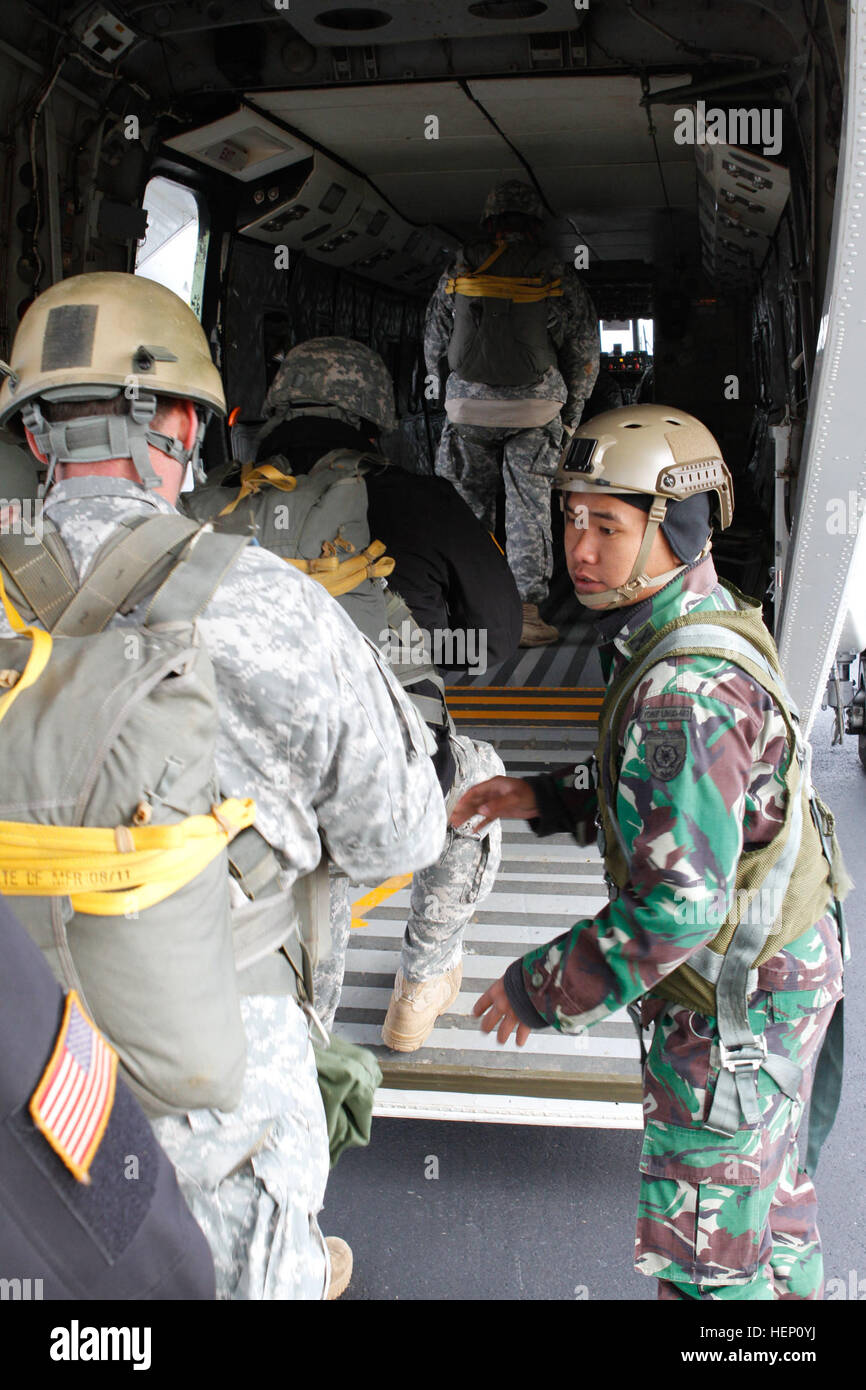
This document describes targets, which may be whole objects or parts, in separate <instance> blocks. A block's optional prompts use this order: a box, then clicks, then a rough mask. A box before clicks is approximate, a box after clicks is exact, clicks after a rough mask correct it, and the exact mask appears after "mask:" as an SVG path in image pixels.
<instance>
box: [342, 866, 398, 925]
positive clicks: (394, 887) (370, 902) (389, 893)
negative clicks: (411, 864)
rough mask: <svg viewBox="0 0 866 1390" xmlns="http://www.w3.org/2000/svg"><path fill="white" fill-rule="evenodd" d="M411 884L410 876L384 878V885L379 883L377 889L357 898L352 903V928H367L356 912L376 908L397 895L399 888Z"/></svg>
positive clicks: (366, 923)
mask: <svg viewBox="0 0 866 1390" xmlns="http://www.w3.org/2000/svg"><path fill="white" fill-rule="evenodd" d="M411 882H412V875H411V874H397V875H396V876H395V877H394V878H386V879H385V881H384V883H380V884H379V886H378V888H371V890H370V892H369V893H365V894H364V896H363V897H362V898H358V899H357V900H356V901H355V902H353V903H352V921H351V923H350V925H351V926H353V927H366V926H369V923H368V922H365V921H364V919H363V917H356V916H355V913H356V912H369V911H370V908H371V907H378V906H379V904H380V903H382V902H384V901H385V899H386V898H391V897H393V896H394V894H395V893H399V892H400V890H401V888H405V887H406V884H407V883H411Z"/></svg>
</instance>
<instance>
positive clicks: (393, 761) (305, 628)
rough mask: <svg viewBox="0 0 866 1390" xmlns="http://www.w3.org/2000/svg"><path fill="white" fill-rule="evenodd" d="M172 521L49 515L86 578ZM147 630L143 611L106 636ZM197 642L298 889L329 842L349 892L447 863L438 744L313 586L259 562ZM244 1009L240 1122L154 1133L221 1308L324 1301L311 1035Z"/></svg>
mask: <svg viewBox="0 0 866 1390" xmlns="http://www.w3.org/2000/svg"><path fill="white" fill-rule="evenodd" d="M172 511H173V508H172V507H171V506H170V505H169V503H168V502H166V501H165V500H164V499H162V498H161V497H159V496H157V495H156V494H155V493H153V492H148V491H145V490H144V489H142V488H141V487H139V486H138V485H137V484H135V483H132V482H129V481H126V480H124V479H121V478H115V477H90V478H83V479H78V480H76V481H65V482H62V483H60V484H58V485H57V486H55V487H54V488H53V490H52V491H51V493H50V494H49V497H48V499H47V501H46V504H45V514H46V516H48V517H50V519H51V520H52V521H53V522H54V523H55V525H57V527H58V528H59V531H60V536H61V539H62V540H63V542H64V544H65V546H66V547H67V549H68V551H69V554H70V557H71V559H72V561H73V564H74V565H75V568H76V571H77V573H78V575H79V577H82V578H83V576H84V575H85V574H86V572H87V570H88V568H89V566H90V564H91V563H92V560H93V558H94V556H95V554H96V552H97V550H98V549H99V547H100V546H101V545H102V544H103V543H104V542H105V541H106V540H107V539H108V538H109V537H110V536H111V535H112V534H113V532H114V531H115V530H116V528H117V526H118V524H119V522H120V521H121V520H122V519H124V518H130V517H134V516H136V515H142V514H144V515H151V514H153V513H154V512H164V513H170V512H172ZM141 619H142V611H141V609H134V610H133V611H132V612H131V613H130V614H128V615H127V616H126V617H121V616H116V617H115V618H114V619H112V622H113V623H118V624H124V623H126V624H133V625H134V624H136V623H139V622H141ZM0 622H2V624H3V631H4V632H6V631H8V629H7V628H6V620H5V617H3V616H2V615H0ZM198 630H199V633H200V635H201V638H202V640H203V641H204V643H205V644H206V646H207V650H208V653H209V655H210V658H211V661H212V663H213V667H214V671H215V675H216V682H217V690H218V696H219V710H220V726H219V731H218V736H217V745H216V766H217V772H218V775H219V778H220V784H221V790H222V791H223V794H224V795H226V796H252V797H254V799H255V802H256V826H257V827H258V829H259V830H260V831H261V833H262V834H263V835H264V837H265V838H266V839H267V840H268V842H269V843H270V845H271V846H272V848H273V849H274V850H275V852H276V853H277V855H278V858H279V860H280V863H281V865H282V866H283V868H284V871H285V882H286V886H289V885H290V884H291V883H292V882H293V881H294V880H295V879H296V878H297V877H298V876H300V875H302V874H305V873H307V872H309V871H311V870H312V869H313V868H314V867H315V865H316V864H317V862H318V860H319V857H320V853H321V840H320V836H321V837H322V839H323V840H324V842H325V844H326V846H327V851H328V853H329V855H330V856H331V858H332V860H333V861H334V862H335V863H337V864H338V865H339V866H340V868H341V869H342V870H344V872H345V873H346V874H348V875H350V876H351V877H353V878H355V879H363V878H365V877H369V876H371V875H376V876H378V877H381V878H384V877H387V876H389V875H391V874H395V873H399V872H402V871H404V870H407V869H409V868H414V867H419V866H422V865H425V864H428V863H430V862H431V861H432V860H433V859H434V858H435V856H436V854H437V852H438V848H439V846H440V844H441V842H442V835H443V830H444V806H443V801H442V797H441V794H440V792H439V787H438V784H437V782H436V779H435V776H434V774H433V770H432V765H431V763H430V759H429V757H428V756H427V750H428V741H427V732H426V729H425V728H424V726H423V724H422V723H421V721H420V720H419V719H418V718H417V716H416V715H415V712H414V709H413V708H412V707H411V706H410V705H409V704H408V702H407V701H406V700H405V698H404V696H403V694H402V691H401V690H400V689H399V687H398V686H397V685H396V683H395V682H394V681H393V679H392V677H391V676H390V674H389V673H388V672H387V670H386V669H385V667H384V666H383V665H382V664H381V663H380V662H379V661H378V658H377V655H376V653H375V652H374V651H373V650H372V648H371V647H370V646H369V644H368V643H366V642H364V641H363V640H362V639H361V638H360V637H359V635H358V633H357V631H356V630H355V628H354V627H353V625H352V624H351V622H350V621H349V619H348V618H347V617H346V616H345V614H343V613H342V612H340V610H339V608H338V607H337V606H336V605H335V604H334V603H332V602H331V600H330V599H329V598H328V597H327V595H326V594H324V593H323V591H322V590H321V589H320V588H319V586H318V585H316V584H315V583H313V582H312V581H311V580H309V579H307V578H306V577H305V576H303V575H301V574H299V573H297V572H296V571H294V570H292V569H291V568H290V567H289V566H287V565H285V564H284V563H283V562H282V561H281V560H279V559H277V558H276V557H275V556H272V555H269V554H268V553H267V552H266V551H263V550H261V549H260V548H252V547H251V548H248V549H247V550H245V551H244V552H243V553H242V555H241V556H240V558H239V559H238V561H237V562H236V563H235V565H234V566H233V568H232V569H231V570H230V571H229V573H228V574H227V575H226V577H225V578H224V580H223V581H222V582H221V584H220V586H219V588H218V589H217V591H216V593H215V594H214V596H213V598H212V599H211V600H210V602H209V603H208V605H207V607H206V608H205V609H204V611H203V613H202V615H201V617H200V618H199V620H198ZM253 968H254V967H253ZM240 979H241V987H242V988H243V975H242V976H241V977H240ZM242 1008H243V1018H244V1025H245V1029H246V1034H247V1048H248V1061H247V1070H246V1074H245V1079H244V1088H243V1093H242V1097H241V1101H240V1104H239V1105H238V1107H237V1108H236V1109H235V1110H234V1111H232V1112H231V1113H224V1112H221V1111H215V1110H198V1111H193V1112H191V1113H189V1114H188V1115H186V1116H181V1117H173V1116H170V1117H167V1118H164V1119H160V1120H156V1121H154V1122H153V1125H154V1129H155V1132H156V1135H157V1138H158V1139H159V1142H160V1144H161V1145H162V1146H163V1148H164V1149H165V1151H166V1152H167V1153H168V1154H169V1156H170V1158H171V1159H172V1161H173V1162H174V1164H175V1167H176V1169H177V1174H178V1180H179V1182H180V1185H181V1189H182V1191H183V1194H184V1196H185V1198H186V1200H187V1202H188V1204H189V1206H190V1209H191V1210H192V1212H193V1215H194V1216H195V1218H196V1220H197V1221H198V1223H199V1225H200V1226H201V1228H202V1230H203V1231H204V1233H205V1235H206V1237H207V1239H208V1242H209V1244H210V1247H211V1250H212V1253H213V1257H214V1266H215V1270H216V1281H217V1297H218V1298H250V1299H259V1298H279V1299H284V1298H304V1299H317V1298H322V1297H323V1296H324V1293H325V1291H326V1289H327V1285H328V1279H329V1257H328V1252H327V1247H326V1246H325V1243H324V1241H323V1239H322V1236H321V1233H320V1231H319V1228H318V1223H317V1220H316V1215H317V1212H318V1211H319V1210H320V1208H321V1206H322V1201H323V1198H324V1192H325V1184H326V1181H327V1176H328V1168H329V1157H328V1138H327V1131H326V1126H325V1116H324V1111H323V1108H322V1100H321V1095H320V1093H319V1089H318V1084H317V1080H316V1067H315V1061H314V1057H313V1050H312V1047H311V1045H310V1041H309V1037H308V1031H307V1023H306V1020H305V1019H304V1016H303V1014H302V1013H301V1010H300V1009H299V1007H298V1005H297V1004H296V1003H295V1001H294V999H293V998H291V997H289V996H285V995H279V996H267V995H262V994H251V995H249V996H248V997H247V998H245V999H244V1000H243V1001H242Z"/></svg>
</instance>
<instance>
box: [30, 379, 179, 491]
mask: <svg viewBox="0 0 866 1390" xmlns="http://www.w3.org/2000/svg"><path fill="white" fill-rule="evenodd" d="M156 410H157V401H156V397H155V396H153V395H149V394H147V395H145V394H141V395H139V396H138V397H137V398H135V399H133V400H131V401H130V403H129V413H128V414H126V415H82V416H79V417H78V418H77V419H72V420H59V421H50V420H46V419H45V417H44V415H43V414H42V411H41V409H40V407H39V402H38V401H35V400H34V401H30V402H28V404H27V405H26V406H25V407H24V409H23V410H22V412H21V418H22V420H23V422H24V424H25V425H26V426H27V428H28V430H29V431H30V433H31V434H32V435H33V440H34V443H35V444H36V447H37V448H38V449H39V452H40V453H41V454H44V455H45V457H46V458H47V459H48V471H47V473H46V476H45V481H44V482H43V483H42V484H41V485H40V488H39V496H40V497H44V496H45V494H46V492H47V491H48V489H49V488H50V487H51V484H52V482H53V480H54V472H55V469H56V467H57V464H58V463H101V462H103V461H104V460H106V459H120V458H128V459H132V463H133V466H134V468H135V470H136V472H137V473H138V476H139V478H140V479H141V483H142V486H143V487H146V488H149V489H150V490H152V491H155V490H156V489H157V488H158V487H159V486H160V479H159V477H158V476H157V474H156V473H155V472H154V470H153V466H152V464H151V462H150V454H149V452H148V445H149V444H153V445H154V447H155V448H157V449H159V450H160V451H161V452H162V453H164V454H167V455H168V457H169V458H172V459H175V460H176V461H177V462H178V463H179V464H181V466H182V467H184V468H185V467H186V465H187V464H188V463H191V464H192V468H193V472H194V473H195V476H196V478H198V479H199V481H203V480H204V470H203V469H202V466H201V463H200V461H199V451H200V449H201V443H202V440H203V438H204V431H205V423H206V422H205V421H204V420H200V421H199V426H198V431H197V433H196V437H195V440H194V442H193V446H192V448H191V449H187V448H185V447H184V445H183V443H182V441H181V440H180V439H177V438H175V437H174V436H173V435H168V434H160V433H159V431H158V430H154V429H151V428H150V424H151V421H152V420H153V417H154V415H155V414H156Z"/></svg>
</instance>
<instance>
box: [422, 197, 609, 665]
mask: <svg viewBox="0 0 866 1390" xmlns="http://www.w3.org/2000/svg"><path fill="white" fill-rule="evenodd" d="M543 216H544V210H543V208H542V205H541V200H540V198H539V196H538V194H537V193H536V192H535V190H534V189H532V188H531V187H530V186H529V185H528V184H525V183H521V182H520V181H519V180H517V179H509V180H508V181H506V182H505V183H502V184H499V185H498V186H497V187H496V188H494V189H492V190H491V192H490V194H489V195H488V198H487V201H486V203H485V206H484V219H483V222H482V235H481V236H480V237H479V238H478V239H477V240H476V241H473V242H471V243H468V244H467V245H466V246H464V247H462V248H461V250H460V251H459V252H458V253H457V256H456V258H455V260H454V262H453V263H452V264H451V265H450V266H449V267H448V269H447V270H446V271H445V273H444V274H443V275H442V277H441V278H440V280H439V284H438V285H437V287H436V290H435V292H434V294H433V297H432V299H431V300H430V304H429V305H428V308H427V318H426V323H425V331H424V356H425V361H426V365H427V371H428V373H431V374H433V375H435V376H436V378H437V380H438V376H439V370H440V363H441V361H442V358H443V357H445V356H446V355H447V359H448V365H449V368H450V375H449V376H448V380H447V385H446V390H445V410H446V413H447V416H448V419H447V421H446V423H445V427H444V429H443V431H442V438H441V441H440V444H439V452H438V455H437V459H436V472H437V473H439V474H440V475H441V476H442V477H443V478H449V479H450V480H451V482H453V484H454V486H455V487H456V488H457V490H458V492H459V493H460V495H461V496H462V497H463V498H464V499H465V500H466V501H467V502H468V503H469V506H470V507H471V508H472V510H473V511H474V513H475V515H476V516H477V517H478V518H479V520H480V521H482V522H483V524H484V526H485V527H486V528H487V529H488V530H489V531H492V530H493V529H494V526H495V521H496V500H497V495H498V493H499V491H500V490H501V489H502V487H503V486H504V489H505V535H506V553H507V556H508V563H509V565H510V566H511V570H512V573H513V574H514V578H515V580H516V582H517V587H518V590H519V592H520V597H521V600H522V602H523V634H522V637H521V646H524V647H526V646H544V645H545V644H547V643H549V642H555V641H556V640H557V639H558V636H559V634H558V633H557V631H556V629H555V628H553V627H551V626H550V624H548V623H545V622H544V621H543V620H542V619H541V617H540V615H539V604H542V603H543V602H544V600H545V599H546V598H547V594H548V586H549V581H550V576H551V574H552V572H553V548H552V542H551V527H550V493H551V487H552V483H553V478H554V475H555V473H556V469H557V464H558V462H559V456H560V452H561V448H562V442H563V436H564V434H565V435H570V434H571V433H572V432H573V431H574V429H575V427H576V426H577V424H578V423H579V421H580V417H581V413H582V411H583V407H584V405H585V403H586V401H587V400H588V398H589V396H590V395H591V393H592V388H593V386H594V384H595V379H596V377H597V375H598V362H599V342H598V322H597V319H596V314H595V309H594V307H593V304H592V301H591V299H590V298H589V295H588V294H587V293H586V291H585V289H584V288H583V286H582V285H581V283H580V281H579V280H578V277H577V275H576V274H575V271H574V269H573V268H572V266H571V265H570V264H568V263H566V262H564V261H562V260H561V259H560V257H559V256H558V255H557V254H556V253H555V252H554V251H553V250H552V249H551V248H550V247H547V246H545V245H544V243H543V241H542V239H541V237H542V219H543Z"/></svg>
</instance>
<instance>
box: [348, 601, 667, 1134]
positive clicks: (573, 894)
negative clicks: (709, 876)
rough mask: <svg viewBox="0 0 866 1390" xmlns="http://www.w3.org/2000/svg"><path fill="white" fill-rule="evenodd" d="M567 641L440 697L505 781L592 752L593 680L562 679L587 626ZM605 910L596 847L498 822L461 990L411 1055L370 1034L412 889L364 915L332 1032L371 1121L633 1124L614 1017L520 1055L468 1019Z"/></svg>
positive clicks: (635, 1106) (624, 1042) (570, 670)
mask: <svg viewBox="0 0 866 1390" xmlns="http://www.w3.org/2000/svg"><path fill="white" fill-rule="evenodd" d="M556 619H557V621H558V622H559V623H560V630H562V622H561V620H560V619H559V615H558V614H557V615H556ZM563 636H564V639H565V640H564V641H563V643H562V644H558V645H557V646H556V647H552V648H541V649H537V650H535V651H521V652H518V653H517V654H516V656H515V657H513V658H512V659H511V661H510V662H509V663H507V664H506V667H501V668H499V670H498V671H497V672H493V673H490V675H488V677H487V679H489V680H491V681H493V682H500V683H499V684H491V685H487V684H486V682H485V681H484V680H477V681H475V680H472V679H471V678H470V679H468V680H467V679H466V678H463V680H461V682H460V684H459V685H452V686H449V688H448V703H449V707H450V709H451V711H452V715H453V716H454V719H455V721H456V722H457V724H458V727H459V728H460V731H461V732H464V733H471V734H472V736H473V737H476V738H481V739H486V740H487V741H488V742H490V743H492V744H493V745H494V746H495V748H496V749H497V751H498V752H499V755H500V757H501V758H502V760H503V762H504V763H505V766H506V770H507V771H508V773H509V774H511V775H513V776H527V775H531V774H532V773H535V772H538V771H540V770H542V769H543V768H549V767H556V766H557V765H566V764H569V763H571V764H573V763H575V762H576V761H578V760H579V759H580V758H583V757H585V756H586V755H587V754H588V753H589V752H590V751H591V750H592V748H593V746H594V743H595V727H596V719H597V715H598V709H599V707H600V705H601V699H602V696H603V688H602V682H601V675H600V672H598V676H597V684H595V685H592V686H589V685H582V686H577V685H568V684H564V683H561V682H562V681H563V677H565V679H566V680H568V679H569V678H573V675H574V673H575V672H576V671H577V670H583V668H584V667H585V666H586V662H587V656H588V654H589V647H591V642H590V643H589V644H588V645H587V642H586V633H585V630H583V629H580V630H579V631H578V632H576V633H572V632H568V633H567V634H566V633H563ZM581 647H583V650H581ZM506 668H507V669H506ZM586 674H590V673H589V672H587V673H586ZM586 674H585V675H584V679H586ZM592 674H593V675H594V674H595V672H594V671H592ZM590 678H592V676H591V675H590ZM541 681H544V684H541V683H540V682H541ZM548 682H551V683H550V684H548ZM554 682H556V683H554ZM373 886H374V885H369V887H373ZM366 891H367V888H366V887H362V888H359V889H358V891H357V894H355V895H354V896H355V897H358V898H359V897H361V896H362V895H363V894H364V893H365V892H366ZM606 901H607V893H606V891H605V885H604V878H603V869H602V863H601V859H600V856H599V853H598V850H597V849H596V848H595V846H592V847H591V848H586V849H580V848H578V847H577V846H576V845H575V843H574V841H573V840H572V839H571V837H570V836H567V835H554V836H549V837H547V838H545V839H539V838H538V837H537V836H535V835H533V834H532V832H531V830H530V829H529V828H528V826H526V824H525V823H524V822H521V821H505V822H503V850H502V864H501V868H500V872H499V875H498V878H497V881H496V884H495V885H494V888H493V892H492V893H491V894H490V896H489V898H488V899H487V900H486V902H485V903H484V906H483V908H482V909H481V910H480V911H478V912H476V914H475V916H474V917H473V919H472V921H471V922H470V923H469V926H468V927H467V929H466V934H465V937H464V957H463V986H462V989H461V992H460V994H459V996H458V998H457V999H456V1001H455V1003H454V1005H453V1007H452V1009H451V1010H450V1012H449V1013H447V1014H444V1015H443V1016H442V1017H441V1018H440V1019H439V1020H438V1022H437V1025H436V1027H435V1028H434V1030H433V1032H432V1033H431V1035H430V1037H429V1039H428V1041H427V1043H426V1045H425V1046H424V1047H423V1048H421V1049H419V1051H418V1052H415V1053H412V1054H409V1055H407V1054H403V1053H396V1052H391V1051H390V1050H389V1049H388V1048H386V1047H384V1046H383V1045H382V1043H381V1038H380V1028H381V1024H382V1020H383V1018H384V1015H385V1011H386V1009H387V1007H388V1000H389V998H390V994H391V988H392V986H393V982H394V975H395V973H396V970H397V966H398V964H399V953H400V944H401V941H402V936H403V929H404V926H405V922H406V917H407V915H408V910H409V889H408V887H407V888H404V889H403V890H402V891H401V892H399V893H396V894H394V895H393V896H391V897H389V898H387V899H386V900H384V901H383V902H382V903H381V904H380V905H379V906H377V907H374V908H364V909H363V910H362V914H361V915H362V916H363V919H364V920H365V922H366V923H367V926H365V927H363V928H359V929H356V930H353V932H352V936H351V940H350V942H349V951H348V956H347V962H346V976H345V982H344V987H343V994H342V998H341V1002H340V1008H339V1011H338V1013H337V1019H336V1029H337V1032H339V1033H340V1034H341V1035H342V1036H344V1037H346V1038H349V1039H350V1040H351V1041H353V1042H358V1043H362V1044H363V1045H364V1046H365V1047H369V1048H371V1050H372V1051H373V1052H374V1053H375V1054H376V1056H377V1059H378V1061H379V1065H380V1066H381V1068H382V1072H383V1077H384V1081H383V1085H382V1087H381V1088H380V1089H379V1091H378V1093H377V1096H376V1105H375V1109H374V1114H376V1115H383V1116H389V1117H396V1116H405V1117H413V1118H418V1119H449V1120H455V1119H467V1120H484V1121H500V1122H503V1123H509V1124H514V1123H525V1124H547V1125H590V1126H598V1127H607V1128H628V1129H640V1128H641V1127H642V1124H643V1119H642V1110H641V1104H640V1098H641V1089H640V1065H639V1049H638V1044H637V1039H636V1037H635V1033H634V1028H633V1026H632V1023H631V1021H630V1019H629V1017H628V1015H627V1014H626V1013H625V1011H624V1010H622V1011H620V1012H619V1013H617V1014H616V1015H613V1016H612V1017H611V1018H610V1019H609V1020H607V1021H606V1022H604V1023H600V1024H597V1025H596V1026H595V1027H593V1028H591V1029H590V1030H589V1031H588V1032H587V1033H585V1034H583V1035H581V1036H580V1037H578V1038H569V1037H566V1036H563V1035H561V1034H559V1033H555V1032H553V1030H550V1031H547V1032H540V1033H535V1034H533V1035H532V1036H531V1037H530V1038H529V1040H528V1042H527V1043H526V1044H525V1046H524V1047H522V1048H520V1049H518V1048H517V1047H516V1046H515V1043H514V1039H513V1037H512V1039H511V1040H510V1041H509V1043H508V1044H507V1045H506V1046H505V1047H501V1046H500V1045H499V1044H498V1043H497V1042H496V1041H495V1039H494V1038H493V1037H489V1036H488V1035H487V1034H484V1033H482V1032H481V1029H480V1027H479V1024H478V1021H477V1019H475V1018H474V1017H473V1016H472V1006H473V1004H474V1003H475V1001H476V999H477V998H478V997H479V995H480V994H481V993H483V991H484V990H485V989H486V988H487V987H488V985H489V984H491V983H492V982H493V980H495V979H498V978H499V976H500V975H501V974H502V972H503V971H504V970H505V968H506V966H507V965H508V964H509V963H510V962H511V961H512V960H514V959H515V957H517V956H520V955H522V954H524V953H525V952H526V951H527V950H530V949H531V948H532V947H533V946H537V945H541V944H542V943H544V942H546V941H550V940H551V939H552V938H553V937H555V936H557V935H559V934H560V933H561V932H563V931H566V930H567V929H568V928H569V927H570V926H571V925H572V924H573V923H574V922H575V921H577V920H578V919H579V918H580V917H584V916H592V915H593V914H594V913H596V912H597V911H598V910H599V909H600V908H601V907H603V906H604V904H605V902H606Z"/></svg>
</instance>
